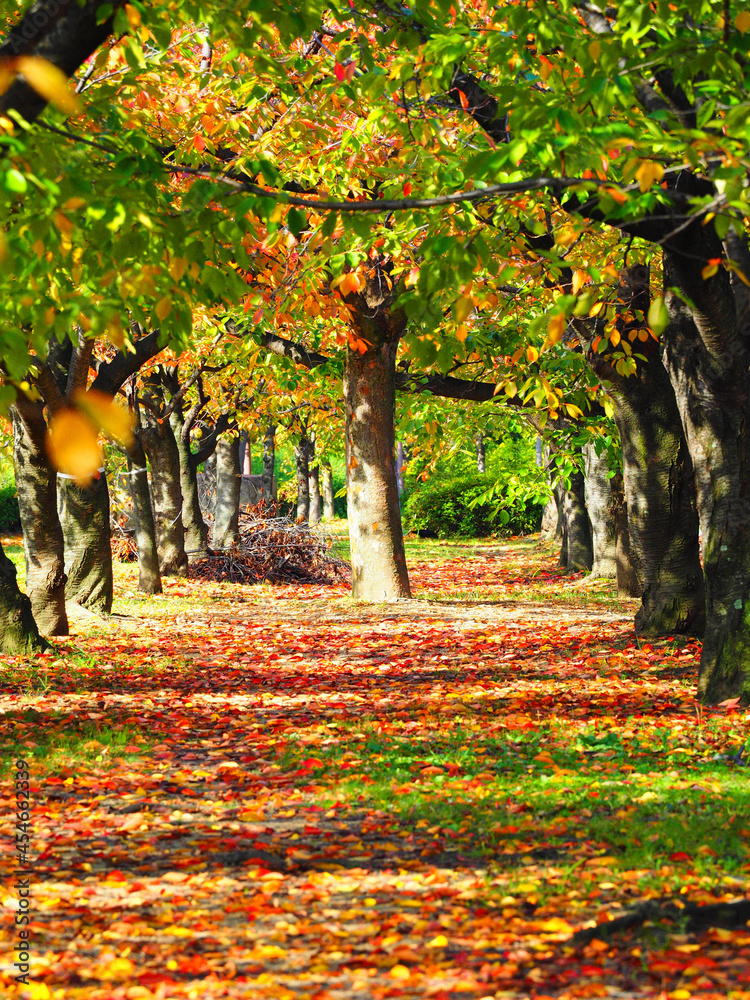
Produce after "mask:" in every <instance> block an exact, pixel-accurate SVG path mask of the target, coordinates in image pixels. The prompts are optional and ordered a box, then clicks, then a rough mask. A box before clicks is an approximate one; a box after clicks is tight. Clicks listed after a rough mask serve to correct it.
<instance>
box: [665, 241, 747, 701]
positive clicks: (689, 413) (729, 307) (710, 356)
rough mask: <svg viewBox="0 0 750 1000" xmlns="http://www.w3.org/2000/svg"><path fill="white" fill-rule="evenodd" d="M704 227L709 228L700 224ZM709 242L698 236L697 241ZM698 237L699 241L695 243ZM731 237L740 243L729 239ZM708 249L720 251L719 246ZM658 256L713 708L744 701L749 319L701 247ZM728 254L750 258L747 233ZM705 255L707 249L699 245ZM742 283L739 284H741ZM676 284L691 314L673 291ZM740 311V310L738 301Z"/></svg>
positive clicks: (703, 672) (704, 695)
mask: <svg viewBox="0 0 750 1000" xmlns="http://www.w3.org/2000/svg"><path fill="white" fill-rule="evenodd" d="M706 228H708V227H706ZM707 239H708V236H707V235H706V234H701V241H705V240H707ZM695 242H697V241H695ZM735 242H736V241H735ZM716 246H717V247H718V249H715V248H714V249H712V248H710V247H709V249H708V250H707V251H706V252H709V253H710V254H711V256H716V257H717V258H718V257H720V256H721V248H720V246H719V245H718V243H717V244H716ZM687 250H688V251H689V254H677V253H673V252H669V251H666V252H665V254H664V287H665V302H666V305H667V309H668V311H669V315H670V323H669V326H668V327H667V329H666V330H665V331H664V333H663V335H662V340H663V344H664V360H665V364H666V366H667V368H668V370H669V373H670V376H671V379H672V384H673V386H674V389H675V393H676V396H677V400H678V404H679V409H680V414H681V416H682V419H683V421H684V425H685V430H686V435H687V441H688V445H689V448H690V453H691V457H692V459H693V463H694V467H695V472H696V480H697V492H698V502H699V507H700V520H701V526H702V531H703V567H704V574H705V581H706V630H705V635H704V638H703V649H702V654H701V664H700V674H699V681H698V692H699V696H700V698H701V700H703V701H705V702H708V703H709V704H715V703H717V702H719V701H723V700H724V699H727V698H734V697H739V698H740V699H741V700H742V702H743V704H747V703H749V702H750V502H749V501H748V497H750V439H749V438H748V433H747V428H748V426H750V386H749V385H748V368H749V367H750V350H749V349H748V343H749V342H750V317H749V316H748V312H747V308H746V306H747V299H746V292H745V290H744V288H742V286H740V287H739V288H737V289H735V290H733V289H732V286H731V283H730V278H729V275H728V273H727V272H726V271H725V270H724V269H723V267H720V268H719V271H718V273H717V274H716V275H714V276H713V277H711V278H709V279H707V280H705V281H704V280H703V278H702V276H701V274H700V271H701V264H702V261H698V262H697V263H696V261H694V260H693V259H692V255H693V254H696V251H700V244H699V245H698V246H695V245H694V243H693V242H691V241H689V240H688V241H687ZM730 250H731V252H730V254H729V256H731V257H732V258H733V259H736V260H739V261H741V262H742V266H743V267H744V266H747V264H748V263H750V260H749V259H748V258H749V257H750V255H748V253H747V245H746V242H745V241H744V239H743V240H742V241H741V242H740V243H739V244H738V245H735V246H730ZM700 252H701V253H702V252H703V251H700ZM737 284H739V283H737ZM675 287H676V288H679V289H682V290H683V292H684V293H686V294H687V295H688V296H689V297H690V300H691V302H692V303H693V309H692V310H691V309H690V308H689V307H688V306H687V305H686V304H685V302H684V301H683V300H682V299H681V298H680V297H679V296H678V295H677V294H675V293H674V292H673V291H672V288H675ZM738 302H739V303H740V304H741V306H742V308H741V309H739V310H738V308H737V303H738Z"/></svg>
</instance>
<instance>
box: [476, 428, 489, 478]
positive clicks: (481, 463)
mask: <svg viewBox="0 0 750 1000" xmlns="http://www.w3.org/2000/svg"><path fill="white" fill-rule="evenodd" d="M474 447H475V448H476V452H477V472H479V473H480V474H481V475H484V474H485V472H486V471H487V460H486V456H485V452H484V435H483V434H482V432H481V431H477V433H476V434H475V435H474Z"/></svg>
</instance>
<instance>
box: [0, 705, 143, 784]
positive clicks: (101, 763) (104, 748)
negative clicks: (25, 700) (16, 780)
mask: <svg viewBox="0 0 750 1000" xmlns="http://www.w3.org/2000/svg"><path fill="white" fill-rule="evenodd" d="M13 723H14V731H13V733H11V734H6V735H5V738H4V739H3V742H2V746H1V747H0V774H6V773H7V772H8V770H9V769H10V768H11V767H13V766H15V762H16V761H17V760H19V759H21V760H25V761H27V762H28V763H29V764H30V765H31V773H32V780H33V778H34V776H35V775H38V774H39V772H43V773H47V774H50V773H54V772H56V771H59V770H62V769H65V768H72V769H76V768H80V767H82V766H89V767H94V766H96V767H117V766H121V765H122V762H123V760H135V759H137V758H138V757H140V756H142V755H144V754H147V753H148V751H149V749H150V748H151V746H152V745H153V744H154V743H155V742H156V741H155V740H151V739H150V738H149V737H148V736H146V735H144V734H143V733H141V732H139V731H138V730H137V729H133V728H131V727H130V726H127V725H117V724H114V723H108V724H104V725H102V724H101V722H99V721H97V720H80V719H73V718H72V717H71V716H70V714H67V713H66V714H63V713H61V712H52V711H44V712H38V711H36V710H35V709H33V708H28V709H25V710H22V711H20V712H18V714H17V715H16V717H15V718H14V720H13Z"/></svg>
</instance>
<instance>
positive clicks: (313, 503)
mask: <svg viewBox="0 0 750 1000" xmlns="http://www.w3.org/2000/svg"><path fill="white" fill-rule="evenodd" d="M309 486H310V524H318V523H319V522H320V512H321V499H322V498H321V495H320V467H319V466H317V465H314V466H312V468H311V469H310V476H309Z"/></svg>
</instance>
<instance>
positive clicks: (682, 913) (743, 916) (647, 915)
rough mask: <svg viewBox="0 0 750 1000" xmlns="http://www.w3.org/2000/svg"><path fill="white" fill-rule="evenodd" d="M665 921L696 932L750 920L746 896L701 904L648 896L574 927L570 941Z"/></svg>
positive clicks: (605, 937) (738, 925) (682, 930)
mask: <svg viewBox="0 0 750 1000" xmlns="http://www.w3.org/2000/svg"><path fill="white" fill-rule="evenodd" d="M666 921H669V922H670V923H672V924H674V925H675V929H676V930H679V933H696V932H699V931H704V930H707V929H708V928H709V927H722V928H724V929H725V930H737V929H739V928H741V927H745V926H746V924H747V923H748V922H749V921H750V899H733V900H731V901H730V902H727V903H709V904H706V905H705V906H701V905H700V904H698V903H682V902H675V901H674V900H671V899H649V900H647V901H646V902H645V903H641V904H640V905H639V906H636V907H633V909H632V910H629V911H628V912H627V913H624V914H623V915H622V916H621V917H617V918H615V919H614V920H610V921H608V922H607V923H603V924H597V926H596V927H585V928H583V929H582V930H580V931H577V932H576V933H575V934H574V935H573V937H572V938H571V939H570V943H571V944H573V945H586V944H589V943H590V942H591V941H593V940H594V938H597V939H598V940H600V941H606V940H608V939H610V938H612V937H614V936H615V935H616V934H620V933H621V932H622V931H627V930H630V929H631V928H633V927H640V926H642V925H643V924H645V923H662V922H666Z"/></svg>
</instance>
